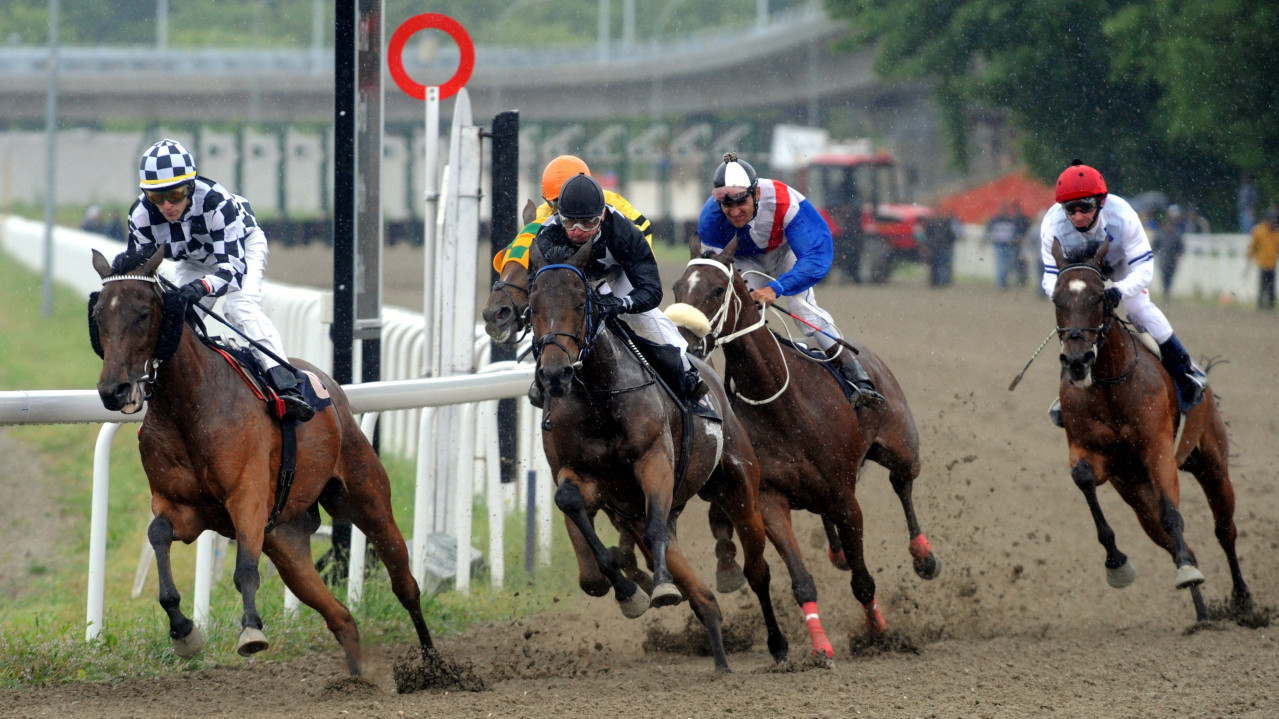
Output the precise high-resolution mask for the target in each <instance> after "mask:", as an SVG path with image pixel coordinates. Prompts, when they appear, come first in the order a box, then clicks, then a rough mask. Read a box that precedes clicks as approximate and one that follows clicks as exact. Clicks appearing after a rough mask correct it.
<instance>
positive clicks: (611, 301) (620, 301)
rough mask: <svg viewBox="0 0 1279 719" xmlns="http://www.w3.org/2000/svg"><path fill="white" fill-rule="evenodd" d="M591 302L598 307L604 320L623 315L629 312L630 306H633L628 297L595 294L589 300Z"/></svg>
mask: <svg viewBox="0 0 1279 719" xmlns="http://www.w3.org/2000/svg"><path fill="white" fill-rule="evenodd" d="M591 301H592V302H594V303H595V304H597V305H599V307H600V310H601V311H603V313H604V319H608V318H609V317H616V316H618V315H624V314H626V313H627V312H630V311H631V306H632V305H633V304H634V302H633V301H632V300H631V298H630V297H618V296H617V295H600V294H597V295H595V296H594V297H592V298H591Z"/></svg>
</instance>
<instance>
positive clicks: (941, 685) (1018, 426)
mask: <svg viewBox="0 0 1279 719" xmlns="http://www.w3.org/2000/svg"><path fill="white" fill-rule="evenodd" d="M391 251H392V252H394V253H397V254H399V253H403V254H404V255H405V256H404V257H393V258H387V259H388V261H386V262H384V266H385V267H387V268H388V272H391V271H393V270H399V271H403V272H404V273H405V275H404V276H403V277H399V276H396V275H394V274H388V276H387V278H386V288H387V289H386V295H387V297H388V301H389V302H393V303H397V304H400V305H404V306H409V307H412V306H414V299H413V297H414V294H413V292H414V290H413V288H414V287H417V288H420V287H421V270H420V267H421V260H420V255H418V256H416V258H415V257H414V253H413V252H412V250H409V249H406V248H391ZM326 263H327V265H326ZM328 266H331V260H330V259H329V258H328V256H327V254H325V253H324V251H322V250H320V249H319V248H316V249H311V248H297V249H286V248H278V249H277V248H273V251H272V256H271V262H270V267H269V269H268V276H269V277H271V278H272V279H278V280H280V281H285V282H294V283H301V282H302V281H303V279H304V278H306V280H307V281H310V282H315V281H317V280H318V281H319V282H321V283H323V282H324V281H325V280H326V279H327V274H326V271H325V268H326V267H328ZM414 268H417V270H416V274H414V273H413V271H412V270H413V269H414ZM662 270H663V278H664V280H665V281H666V282H667V285H668V286H669V284H670V282H672V281H673V280H674V278H675V277H676V276H677V275H678V270H679V266H678V265H677V264H671V263H664V264H663V267H662ZM418 291H419V292H420V289H419V290H418ZM817 292H818V299H819V300H820V301H821V303H822V305H823V306H824V307H826V308H827V309H828V310H830V311H831V312H832V313H833V314H834V315H835V318H836V320H837V322H838V323H839V325H840V327H841V328H843V330H844V331H845V332H846V333H848V334H853V335H855V336H857V337H858V338H859V339H861V340H862V341H864V342H866V343H867V344H869V345H870V346H871V347H872V348H873V349H874V350H875V351H876V352H877V353H878V354H879V355H880V356H881V357H882V358H883V359H884V360H885V362H887V363H888V364H889V366H890V367H891V368H892V369H893V371H894V373H895V374H896V375H897V378H898V380H899V381H900V383H901V385H902V387H903V389H904V390H905V392H906V395H907V396H908V398H909V399H910V402H911V406H912V409H913V411H914V414H915V418H916V421H917V422H918V425H919V430H920V435H921V445H922V455H923V465H924V469H923V472H922V473H921V475H920V477H919V479H918V480H917V481H916V484H915V500H916V506H917V509H918V512H919V518H920V521H921V523H922V524H923V528H924V531H925V532H926V533H927V534H928V537H929V539H930V540H931V542H932V547H933V550H934V551H935V552H936V553H937V555H938V557H939V558H940V559H941V560H942V562H943V564H944V568H943V570H942V573H941V575H940V576H939V577H938V578H937V579H935V580H933V581H931V582H925V581H922V580H920V579H919V578H918V577H917V576H916V575H915V573H914V571H913V569H912V560H911V556H910V553H909V551H908V541H909V537H907V536H906V528H905V522H904V520H903V519H902V515H901V509H900V506H899V505H898V503H897V499H896V497H895V495H894V494H893V492H892V489H891V487H890V486H889V483H888V478H887V473H886V472H885V471H884V470H882V469H881V468H879V467H877V466H874V465H868V467H867V468H866V470H865V471H864V472H863V475H862V478H861V480H860V482H859V485H858V499H859V501H860V503H861V506H862V510H863V512H864V513H865V516H866V522H865V524H866V536H865V548H866V557H867V562H868V565H869V567H870V569H871V571H872V572H873V574H874V577H875V581H876V583H877V587H878V589H877V599H878V602H879V606H880V608H881V610H882V611H883V614H884V617H885V619H886V620H887V624H888V633H887V634H886V635H885V636H884V637H882V638H880V639H879V640H876V641H869V640H867V638H866V637H865V636H864V634H863V619H862V612H861V609H860V606H858V605H857V603H856V602H855V600H854V599H853V597H852V592H851V591H850V587H849V575H848V573H847V572H841V571H839V570H837V569H835V568H834V567H833V566H831V564H830V563H829V562H828V561H827V560H826V552H825V549H824V538H823V534H822V530H821V525H820V522H818V521H816V520H815V519H814V518H813V517H812V516H811V515H806V514H796V524H797V531H798V532H799V535H800V537H801V540H803V541H805V543H806V545H807V547H806V555H805V556H806V561H807V564H808V566H809V569H810V570H811V571H812V572H813V573H814V578H815V580H816V581H817V586H818V592H819V606H820V608H821V612H822V619H823V623H824V624H825V626H826V629H827V632H828V634H829V636H830V637H831V639H832V643H833V644H834V646H835V660H834V662H833V665H830V666H826V665H822V664H820V663H812V662H809V661H807V658H806V657H805V652H806V647H807V646H808V639H807V632H806V630H805V628H804V623H803V617H802V615H801V613H800V610H799V608H798V607H796V606H794V602H793V601H792V600H791V598H790V592H789V577H788V575H787V573H786V570H785V567H784V566H783V565H782V563H781V561H780V559H779V558H778V556H777V554H776V553H775V552H774V551H773V550H772V549H771V548H770V549H769V550H768V551H767V553H766V555H765V556H766V558H767V559H768V561H769V564H770V566H771V568H772V579H773V581H772V586H773V591H772V594H773V597H774V603H775V606H776V607H777V609H778V614H779V620H780V621H781V622H782V626H783V629H784V630H785V631H786V632H787V636H788V637H789V639H790V646H791V663H790V664H789V665H785V666H782V667H776V666H775V665H774V664H773V662H772V661H771V659H770V658H769V656H768V652H767V650H766V648H764V646H763V643H762V639H755V640H753V641H752V640H750V637H752V636H754V634H753V632H755V631H758V632H759V636H760V637H762V629H761V628H760V627H759V625H760V624H761V623H760V622H759V620H758V616H759V614H758V609H757V608H756V607H755V606H754V601H755V600H754V598H753V596H752V595H751V594H750V593H749V592H740V591H739V592H737V593H733V594H730V595H720V596H719V602H720V606H721V608H722V609H723V611H724V613H725V620H726V621H725V626H726V630H728V631H726V634H728V635H731V636H730V638H731V639H732V648H735V649H736V651H733V652H732V653H730V654H729V656H728V660H729V663H730V665H731V667H732V668H733V672H732V673H731V674H727V675H716V674H715V673H714V672H713V670H712V665H711V661H710V659H709V658H707V657H705V656H701V655H700V653H699V651H698V650H697V648H696V646H695V644H696V640H698V639H699V637H700V638H701V639H702V640H704V633H701V630H700V627H697V626H692V627H691V628H690V625H689V611H688V605H687V603H684V604H680V605H678V606H675V607H670V608H666V609H661V610H650V611H649V612H648V613H647V614H645V615H644V616H643V617H641V618H640V619H637V620H626V619H624V618H623V617H622V616H621V613H620V611H619V610H618V609H617V606H616V603H615V602H614V601H613V599H612V598H610V597H605V598H600V599H593V598H589V597H586V596H585V595H582V594H574V595H573V596H568V597H564V598H563V601H561V602H560V603H559V604H558V606H559V607H560V609H559V610H558V611H556V612H554V613H551V614H547V615H543V616H538V617H535V618H531V619H526V620H518V621H516V620H512V621H508V622H503V623H498V624H493V625H487V626H481V627H477V628H475V629H473V630H472V631H470V632H468V633H466V634H465V635H460V636H440V637H438V638H437V645H438V648H439V651H440V655H441V657H442V658H443V659H445V660H446V661H447V662H449V663H450V665H449V666H450V667H451V669H450V671H454V672H455V674H452V675H450V676H451V677H452V680H451V681H443V682H438V683H437V685H436V686H434V687H423V688H422V689H421V690H419V691H414V692H412V693H398V692H397V686H398V685H399V683H400V671H399V669H398V668H397V662H402V661H413V660H415V659H417V657H414V656H406V653H407V654H412V653H413V651H415V650H410V648H409V647H370V648H368V649H367V650H366V664H367V666H368V667H369V674H368V676H367V677H366V679H367V681H352V680H350V679H348V678H347V677H346V670H345V665H344V663H343V660H342V657H341V653H340V652H339V651H338V649H337V647H336V645H334V646H333V647H332V649H331V650H330V651H328V652H325V653H322V654H319V655H316V656H313V657H309V658H307V659H305V660H299V661H293V662H284V663H277V662H273V661H271V659H270V657H269V656H261V657H260V658H257V659H255V660H246V661H244V662H241V663H234V664H230V665H227V666H223V667H217V668H214V669H210V670H207V671H201V672H194V673H175V674H173V675H172V676H167V677H162V678H158V679H147V680H137V681H122V682H116V683H113V684H109V685H96V684H71V685H65V686H55V687H47V688H42V689H36V690H23V691H17V692H7V693H0V716H5V717H27V716H31V717H37V716H49V717H53V716H56V717H69V718H72V719H89V718H93V719H98V718H100V717H131V716H156V717H159V716H183V717H193V716H201V717H236V718H237V719H239V718H241V717H245V716H253V717H263V718H266V719H283V718H284V717H289V718H290V719H292V718H298V717H326V718H327V717H340V716H361V717H412V716H423V717H426V716H431V717H437V716H447V717H476V718H482V719H483V718H488V717H529V718H532V719H543V718H546V719H549V718H550V717H562V716H614V715H616V716H624V715H639V716H668V717H727V716H743V717H841V718H843V719H847V718H848V717H858V716H864V717H939V718H942V717H944V718H946V719H951V718H953V717H996V718H1002V717H1008V718H1014V717H1015V718H1018V719H1021V718H1024V717H1100V716H1108V717H1151V718H1152V719H1153V718H1155V717H1169V716H1181V717H1221V716H1238V717H1273V716H1277V715H1279V662H1276V661H1275V657H1276V656H1277V655H1279V654H1277V652H1279V646H1276V635H1277V634H1279V631H1277V630H1276V628H1275V627H1274V626H1271V625H1270V623H1269V621H1268V619H1269V618H1270V614H1272V613H1273V607H1275V606H1276V605H1277V604H1279V562H1275V561H1273V558H1274V556H1275V553H1276V550H1277V549H1279V468H1277V467H1276V464H1275V462H1274V457H1275V437H1277V436H1279V416H1277V415H1279V360H1276V350H1277V349H1279V324H1276V321H1275V318H1274V317H1273V316H1270V315H1259V314H1256V313H1254V312H1253V311H1251V310H1249V309H1240V308H1230V309H1221V308H1218V307H1216V306H1211V305H1207V304H1204V305H1199V304H1191V303H1173V304H1164V305H1162V306H1163V309H1164V310H1165V312H1166V313H1167V314H1168V316H1169V319H1170V320H1171V321H1172V323H1173V326H1174V328H1175V329H1176V331H1177V333H1178V336H1180V337H1181V338H1182V339H1183V341H1184V342H1185V343H1186V345H1187V347H1188V348H1189V350H1190V351H1191V353H1192V355H1194V356H1195V357H1196V358H1208V357H1215V358H1217V359H1218V360H1222V361H1219V362H1218V363H1217V364H1216V365H1215V368H1214V369H1213V371H1212V373H1211V375H1210V381H1211V382H1212V384H1213V387H1214V389H1215V391H1216V392H1217V394H1218V396H1219V398H1220V400H1221V405H1222V413H1223V415H1224V417H1225V419H1226V422H1227V424H1228V426H1229V432H1230V438H1231V455H1230V461H1231V476H1232V480H1233V481H1234V484H1235V489H1236V493H1237V497H1236V498H1237V507H1236V512H1235V519H1236V522H1237V524H1238V528H1239V540H1238V549H1239V555H1240V560H1241V564H1242V568H1243V572H1244V576H1245V578H1246V579H1247V581H1248V582H1249V584H1250V586H1251V589H1252V594H1253V597H1254V599H1255V600H1256V603H1257V605H1258V607H1259V609H1258V612H1257V613H1256V614H1254V615H1253V616H1251V617H1248V618H1243V621H1242V623H1240V622H1238V621H1236V619H1239V618H1232V617H1229V616H1226V615H1225V614H1224V613H1223V611H1222V610H1221V609H1220V608H1221V607H1222V606H1224V603H1225V601H1226V600H1227V599H1228V595H1229V590H1230V581H1229V573H1228V570H1227V568H1226V563H1225V559H1224V556H1223V554H1222V552H1221V549H1220V547H1219V546H1218V545H1217V543H1216V540H1215V538H1214V537H1213V531H1212V519H1211V515H1210V513H1209V511H1208V508H1207V504H1206V502H1205V501H1204V496H1203V492H1202V491H1201V490H1200V489H1199V487H1198V486H1197V484H1196V483H1195V482H1194V480H1193V479H1192V478H1191V477H1190V476H1189V475H1186V474H1182V476H1181V487H1182V492H1181V508H1182V512H1183V514H1184V516H1185V523H1186V537H1187V540H1188V542H1189V543H1190V546H1191V549H1192V550H1193V551H1194V552H1195V554H1196V556H1197V558H1198V561H1199V566H1200V568H1201V569H1202V570H1203V572H1204V574H1205V575H1206V577H1207V583H1206V584H1205V585H1204V592H1205V596H1206V597H1207V598H1208V599H1209V601H1210V603H1211V604H1212V606H1213V608H1214V619H1213V620H1212V621H1210V622H1207V623H1205V624H1202V625H1197V626H1196V625H1195V624H1194V609H1193V607H1192V606H1191V603H1190V599H1189V596H1188V594H1187V593H1186V592H1179V591H1176V590H1174V589H1173V581H1174V578H1175V573H1176V571H1175V568H1174V567H1173V563H1172V560H1171V558H1170V557H1169V556H1168V554H1167V553H1165V552H1164V551H1163V550H1162V549H1159V548H1158V547H1156V546H1155V545H1154V544H1153V543H1152V542H1151V541H1150V540H1149V539H1148V538H1147V537H1146V536H1145V534H1144V532H1142V530H1141V528H1140V526H1139V525H1138V523H1137V520H1136V518H1135V516H1134V515H1133V513H1132V511H1131V510H1129V509H1128V507H1127V506H1126V505H1124V504H1123V502H1122V501H1121V500H1120V499H1119V497H1118V496H1117V495H1116V493H1115V492H1114V490H1113V489H1112V488H1109V487H1102V488H1101V489H1100V490H1099V494H1100V500H1101V504H1102V508H1103V510H1104V511H1105V512H1106V515H1107V518H1108V519H1109V520H1110V523H1111V525H1112V526H1113V527H1114V529H1115V532H1116V535H1117V541H1118V543H1119V546H1120V548H1121V549H1122V550H1123V551H1124V552H1126V553H1127V554H1128V555H1129V557H1130V560H1131V561H1132V563H1133V564H1134V566H1135V567H1136V569H1137V572H1138V578H1137V581H1136V582H1135V583H1134V584H1133V585H1132V586H1130V587H1128V588H1125V589H1122V590H1115V589H1112V588H1110V587H1109V586H1108V585H1107V583H1106V576H1105V569H1104V566H1103V560H1104V551H1103V550H1102V548H1101V545H1100V544H1099V543H1098V542H1097V538H1096V531H1095V529H1094V527H1093V523H1092V520H1091V518H1090V516H1089V513H1088V509H1087V506H1086V505H1085V503H1084V500H1083V497H1082V495H1081V494H1080V492H1079V490H1078V489H1077V488H1076V487H1075V486H1074V483H1073V482H1072V481H1071V479H1070V473H1069V468H1068V466H1067V454H1066V442H1065V438H1064V435H1063V434H1062V431H1061V430H1059V429H1057V428H1055V427H1053V426H1052V425H1050V424H1049V422H1048V420H1047V417H1046V409H1047V407H1048V405H1049V403H1050V402H1051V400H1052V399H1053V397H1054V396H1055V392H1056V384H1057V377H1058V370H1059V366H1058V363H1057V352H1056V345H1055V344H1053V343H1051V342H1050V343H1049V346H1048V347H1047V348H1046V349H1045V351H1044V353H1043V354H1042V355H1041V356H1040V357H1039V359H1038V360H1036V362H1035V364H1034V365H1032V367H1031V369H1030V371H1029V372H1028V373H1027V375H1026V378H1025V379H1024V380H1023V381H1022V382H1021V384H1020V385H1019V386H1018V388H1017V390H1016V391H1015V392H1009V391H1008V389H1007V388H1008V385H1009V382H1010V381H1011V379H1012V377H1013V376H1014V375H1016V374H1017V372H1019V371H1020V370H1021V368H1022V366H1023V365H1024V364H1025V363H1026V361H1027V360H1028V359H1029V357H1030V354H1031V353H1032V352H1033V351H1034V350H1035V348H1036V347H1038V346H1039V344H1040V342H1041V341H1043V339H1044V337H1045V336H1046V335H1047V334H1048V333H1049V332H1050V331H1051V330H1052V328H1053V324H1054V321H1053V313H1052V309H1051V307H1050V306H1049V304H1048V302H1047V301H1042V300H1039V299H1036V297H1035V295H1034V294H1033V293H1032V292H1031V290H1030V289H1029V288H1022V289H1017V290H1010V291H1008V292H1002V293H1001V292H999V291H997V290H995V289H993V288H989V287H985V286H976V285H974V286H968V285H964V286H960V287H951V288H946V289H931V288H928V287H925V286H924V285H923V282H922V280H918V279H912V278H909V277H905V278H895V279H894V281H893V283H892V284H890V285H888V286H883V287H868V286H855V285H834V286H832V285H822V286H819V287H818V289H817ZM397 297H399V298H400V299H396V298H397ZM667 301H669V297H668V300H667ZM772 324H773V326H774V327H776V328H778V329H782V328H783V325H781V324H780V323H779V322H778V321H776V320H773V321H772ZM2 481H20V480H19V479H18V478H16V477H9V478H7V479H5V480H2ZM705 507H706V505H705V504H704V503H701V502H699V501H698V502H694V503H693V504H691V505H690V506H689V508H688V510H687V511H686V512H685V513H684V515H683V517H682V518H681V521H680V524H679V537H680V542H681V545H682V546H683V548H684V550H685V554H686V555H687V556H688V557H689V559H690V560H691V561H692V562H694V564H695V565H696V566H697V567H698V568H699V571H700V572H702V573H703V575H704V579H710V578H712V577H713V572H714V566H715V565H714V558H713V556H712V549H713V542H712V540H711V536H710V532H709V529H708V527H707V523H706V518H705V517H706V512H705ZM86 512H87V509H86ZM557 521H558V520H557ZM5 536H6V537H7V534H6V535H5ZM556 539H557V541H563V539H564V535H563V530H561V529H557V530H556ZM156 612H157V616H158V615H159V612H160V609H159V607H158V606H157V608H156ZM268 654H269V653H268ZM472 680H474V682H475V683H469V682H471V681H472ZM476 689H482V690H480V691H476Z"/></svg>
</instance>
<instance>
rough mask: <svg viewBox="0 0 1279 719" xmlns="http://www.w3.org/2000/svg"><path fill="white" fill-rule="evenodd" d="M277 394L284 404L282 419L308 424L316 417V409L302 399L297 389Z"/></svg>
mask: <svg viewBox="0 0 1279 719" xmlns="http://www.w3.org/2000/svg"><path fill="white" fill-rule="evenodd" d="M277 394H278V395H279V397H280V401H282V402H284V417H283V418H282V419H294V420H297V421H299V422H306V421H308V420H309V419H311V418H312V417H314V416H315V408H314V407H312V406H311V405H310V404H309V403H308V402H307V401H306V400H305V399H303V398H302V395H301V393H299V392H298V390H297V388H296V387H295V388H292V389H289V390H285V391H282V392H278V393H277Z"/></svg>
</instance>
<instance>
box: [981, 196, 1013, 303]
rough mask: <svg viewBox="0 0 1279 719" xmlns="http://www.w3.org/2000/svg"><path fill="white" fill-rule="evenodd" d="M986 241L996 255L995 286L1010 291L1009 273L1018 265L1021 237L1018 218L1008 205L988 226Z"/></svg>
mask: <svg viewBox="0 0 1279 719" xmlns="http://www.w3.org/2000/svg"><path fill="white" fill-rule="evenodd" d="M986 240H987V241H989V242H990V245H991V249H992V250H993V252H994V254H995V285H997V286H998V287H999V289H1001V290H1004V289H1008V273H1009V272H1011V271H1012V270H1013V266H1014V265H1015V264H1016V263H1017V250H1018V248H1019V247H1020V245H1021V243H1020V242H1019V240H1021V235H1020V234H1019V233H1018V232H1017V218H1016V216H1015V215H1013V213H1012V210H1011V209H1009V207H1008V205H1007V204H1004V205H1002V206H1000V208H999V214H998V215H995V216H994V217H992V218H990V222H988V223H987V224H986Z"/></svg>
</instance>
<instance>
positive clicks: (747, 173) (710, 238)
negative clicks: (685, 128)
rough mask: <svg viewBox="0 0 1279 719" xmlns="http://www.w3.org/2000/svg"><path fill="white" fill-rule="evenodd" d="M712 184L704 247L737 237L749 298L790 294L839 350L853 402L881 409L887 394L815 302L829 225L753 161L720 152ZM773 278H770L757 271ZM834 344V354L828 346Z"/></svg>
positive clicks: (830, 252) (826, 268)
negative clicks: (844, 344) (759, 174)
mask: <svg viewBox="0 0 1279 719" xmlns="http://www.w3.org/2000/svg"><path fill="white" fill-rule="evenodd" d="M713 186H714V191H713V192H712V194H711V197H710V198H709V199H707V200H706V204H705V205H704V206H703V207H702V214H701V217H699V218H698V221H697V235H698V238H699V239H700V240H701V242H702V249H703V250H711V251H720V250H723V249H724V248H725V247H726V246H727V245H728V243H729V242H731V241H732V240H733V239H734V238H736V239H737V240H738V244H737V255H736V260H735V262H736V263H737V267H738V269H739V270H742V277H743V279H745V280H746V286H747V287H748V288H749V289H750V290H751V298H752V299H754V300H755V301H756V302H759V303H760V304H762V305H763V306H764V307H767V306H769V305H771V304H773V302H774V301H775V300H776V299H777V298H778V296H780V295H786V296H790V297H792V298H793V299H792V300H791V302H790V310H791V312H793V313H794V314H795V316H796V317H798V318H800V320H803V322H808V323H811V324H812V325H814V326H816V327H819V328H820V330H821V331H818V330H814V329H812V328H811V327H810V326H808V325H805V324H803V323H802V322H800V321H799V320H796V323H795V324H796V326H797V327H799V329H800V330H801V331H802V332H803V333H804V334H805V335H808V336H809V337H812V338H813V339H814V340H816V342H817V344H818V345H819V346H820V347H821V348H822V349H823V350H825V351H826V352H827V354H828V355H831V356H833V357H840V356H842V357H843V360H842V362H841V364H840V367H839V371H840V374H842V375H843V376H844V378H845V379H847V380H848V381H849V383H850V384H851V385H852V387H853V390H854V391H855V393H856V394H855V395H854V397H853V405H854V406H856V407H863V406H864V407H869V408H871V409H879V408H880V407H882V406H884V397H883V395H881V394H880V393H879V392H877V391H876V390H875V385H874V383H873V382H871V379H870V376H869V375H867V374H866V370H865V369H863V368H862V364H861V362H859V361H858V360H857V356H856V355H855V354H853V353H852V352H849V351H848V350H847V349H844V348H842V347H840V346H839V344H838V343H837V342H836V341H835V340H834V339H832V336H834V337H839V336H841V333H840V331H839V329H838V328H837V327H836V326H835V320H834V319H833V318H832V317H831V316H830V313H829V312H827V311H826V310H824V309H822V308H821V307H818V306H817V296H816V293H814V292H813V285H815V284H817V283H818V282H820V281H821V280H822V278H824V277H825V276H826V273H828V272H830V267H831V261H832V259H833V258H834V244H833V241H832V239H831V232H830V227H829V226H828V225H827V224H826V222H825V220H823V219H822V216H821V215H820V214H818V213H817V210H816V208H814V207H813V205H812V204H811V203H810V202H809V201H808V200H807V199H805V198H804V196H803V195H801V194H799V193H798V192H796V191H795V190H794V189H792V188H790V187H787V186H786V185H784V184H782V183H781V182H778V181H777V180H768V179H763V178H759V177H757V176H756V175H755V168H753V167H751V166H750V164H749V163H747V162H745V161H743V160H739V159H737V154H736V153H733V152H729V153H725V155H724V161H723V162H721V163H720V165H719V167H718V168H716V170H715V179H714V183H713ZM747 270H755V271H756V272H762V273H767V274H768V275H770V276H773V277H776V278H777V279H775V280H772V281H771V282H770V281H767V280H766V278H765V277H762V276H761V275H759V274H756V273H755V272H749V273H748V272H747ZM832 352H834V354H832Z"/></svg>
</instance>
